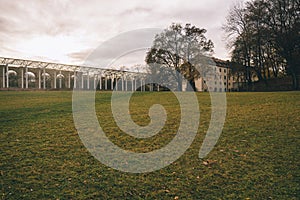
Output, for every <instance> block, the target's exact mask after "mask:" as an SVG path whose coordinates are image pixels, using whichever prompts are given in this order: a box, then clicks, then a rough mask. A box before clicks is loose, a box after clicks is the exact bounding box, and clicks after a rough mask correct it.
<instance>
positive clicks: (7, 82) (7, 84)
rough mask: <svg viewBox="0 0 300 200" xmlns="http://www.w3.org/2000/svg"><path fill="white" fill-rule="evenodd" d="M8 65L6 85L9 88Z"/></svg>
mask: <svg viewBox="0 0 300 200" xmlns="http://www.w3.org/2000/svg"><path fill="white" fill-rule="evenodd" d="M8 70H9V69H8V65H6V87H7V88H9V74H8Z"/></svg>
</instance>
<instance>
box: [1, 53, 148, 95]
mask: <svg viewBox="0 0 300 200" xmlns="http://www.w3.org/2000/svg"><path fill="white" fill-rule="evenodd" d="M0 69H1V70H0V81H1V88H6V89H9V88H17V89H41V90H43V89H44V90H46V89H83V90H94V89H98V90H113V89H115V90H118V91H136V90H139V91H145V90H146V86H145V84H144V83H145V75H144V74H142V73H136V72H129V71H121V70H113V69H103V68H97V67H88V66H78V65H67V64H60V63H51V62H42V61H33V60H25V59H15V58H4V57H0Z"/></svg>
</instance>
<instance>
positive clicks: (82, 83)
mask: <svg viewBox="0 0 300 200" xmlns="http://www.w3.org/2000/svg"><path fill="white" fill-rule="evenodd" d="M83 88H84V79H83V72H82V73H81V89H83Z"/></svg>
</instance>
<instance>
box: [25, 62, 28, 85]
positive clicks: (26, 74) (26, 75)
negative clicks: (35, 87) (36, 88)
mask: <svg viewBox="0 0 300 200" xmlns="http://www.w3.org/2000/svg"><path fill="white" fill-rule="evenodd" d="M25 88H26V89H27V88H28V67H27V66H25Z"/></svg>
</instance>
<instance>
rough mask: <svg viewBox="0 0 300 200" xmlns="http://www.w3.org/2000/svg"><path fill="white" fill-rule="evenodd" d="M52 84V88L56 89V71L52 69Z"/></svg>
mask: <svg viewBox="0 0 300 200" xmlns="http://www.w3.org/2000/svg"><path fill="white" fill-rule="evenodd" d="M53 85H54V86H53V87H54V89H56V71H54V84H53Z"/></svg>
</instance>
